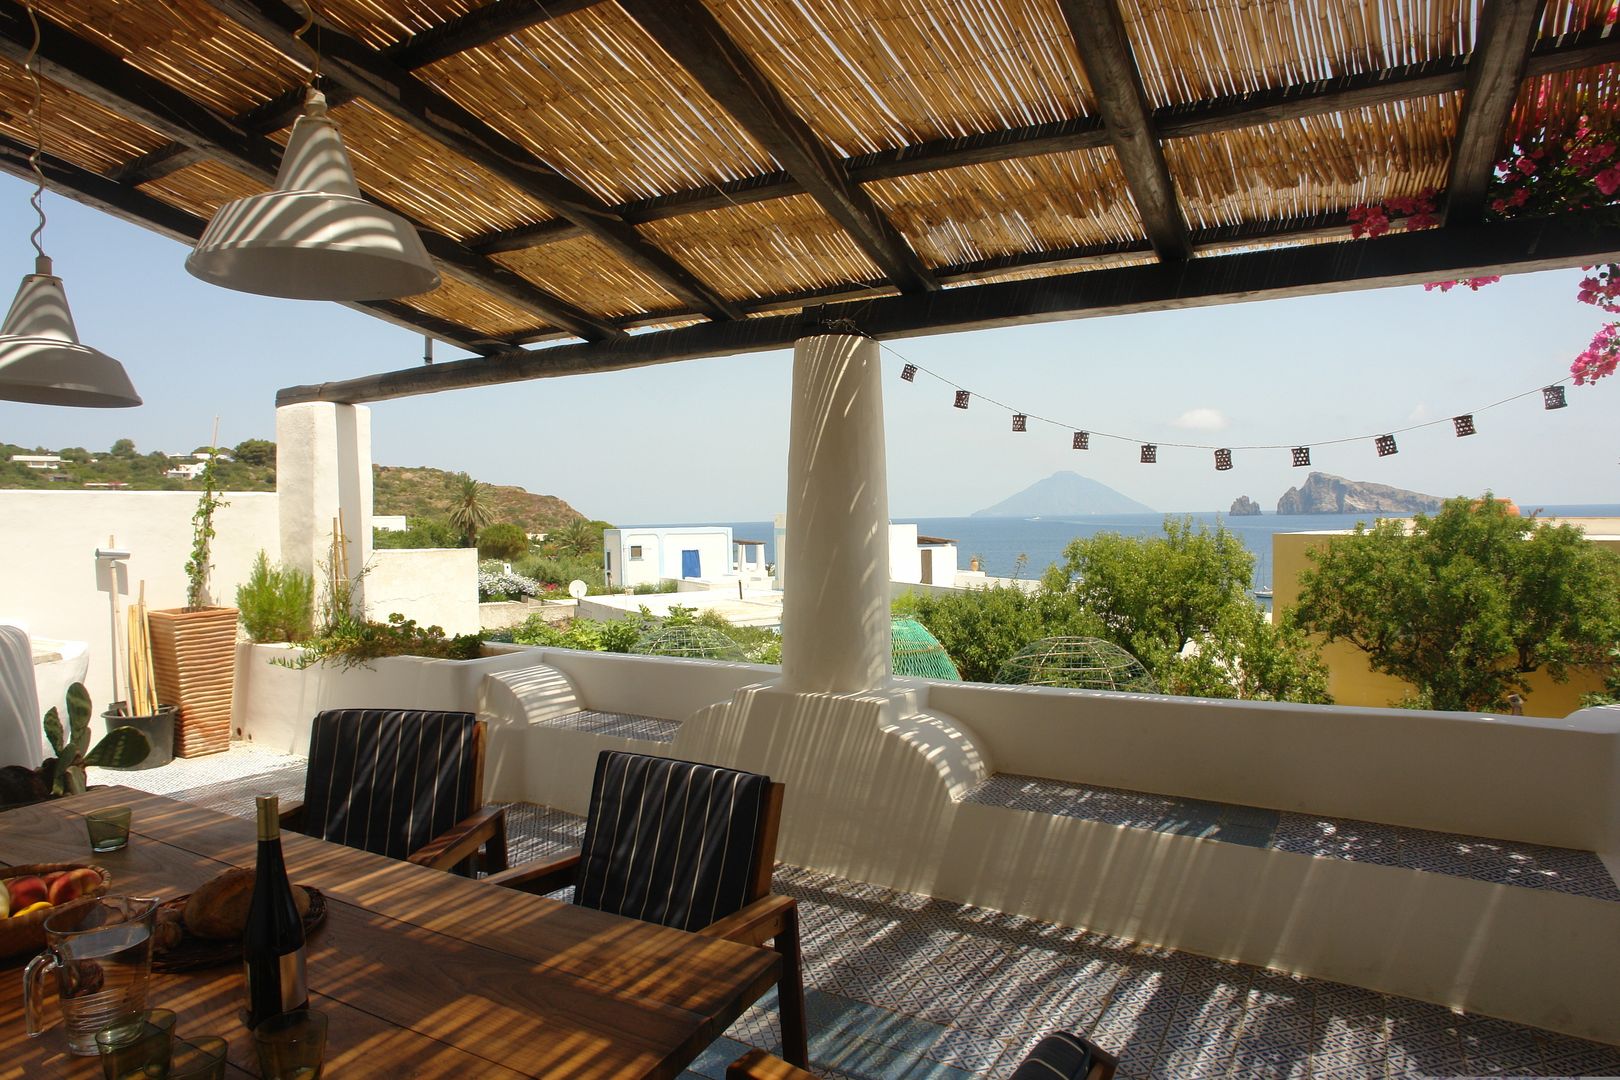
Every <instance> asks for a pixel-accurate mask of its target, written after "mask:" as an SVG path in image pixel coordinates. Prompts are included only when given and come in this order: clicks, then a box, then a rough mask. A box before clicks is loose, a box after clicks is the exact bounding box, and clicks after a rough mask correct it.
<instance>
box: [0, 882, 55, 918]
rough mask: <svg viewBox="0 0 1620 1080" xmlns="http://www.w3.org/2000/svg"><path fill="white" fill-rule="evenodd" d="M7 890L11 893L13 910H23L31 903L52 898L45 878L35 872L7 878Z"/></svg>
mask: <svg viewBox="0 0 1620 1080" xmlns="http://www.w3.org/2000/svg"><path fill="white" fill-rule="evenodd" d="M6 891H8V892H9V893H11V910H12V911H21V910H22V909H23V908H25V907H28V906H29V905H31V904H37V903H39V902H40V901H41V900H48V899H50V889H49V887H47V886H46V884H45V879H44V878H42V877H37V876H35V875H33V874H30V875H28V876H27V877H15V878H7V879H6Z"/></svg>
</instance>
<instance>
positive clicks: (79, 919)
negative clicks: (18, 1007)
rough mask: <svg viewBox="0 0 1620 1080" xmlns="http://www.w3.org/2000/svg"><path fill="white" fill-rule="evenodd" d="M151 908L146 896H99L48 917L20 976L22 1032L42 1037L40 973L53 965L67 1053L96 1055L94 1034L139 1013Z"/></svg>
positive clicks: (153, 915) (148, 959)
mask: <svg viewBox="0 0 1620 1080" xmlns="http://www.w3.org/2000/svg"><path fill="white" fill-rule="evenodd" d="M157 908H158V902H157V900H156V899H154V898H153V897H149V896H102V897H97V898H96V899H94V900H91V901H88V902H86V903H75V904H72V905H69V906H67V907H64V908H63V909H62V910H61V911H58V912H56V913H55V914H53V915H52V916H51V917H50V918H48V919H46V920H45V951H44V952H42V953H40V954H39V955H38V956H36V957H34V958H33V959H32V960H30V961H29V962H28V967H27V969H26V970H25V971H24V972H23V1011H24V1012H25V1013H26V1014H27V1025H28V1034H29V1035H30V1036H37V1035H42V1034H44V1032H45V1017H44V1013H45V1009H44V1004H45V972H46V971H47V970H48V969H50V968H53V967H54V968H55V969H56V996H57V1000H58V1002H59V1003H60V1005H61V1007H62V1022H63V1025H64V1026H65V1027H66V1028H67V1046H68V1053H70V1054H79V1055H81V1056H90V1055H93V1054H95V1053H96V1032H98V1031H101V1030H102V1029H103V1028H111V1027H118V1026H119V1025H120V1023H128V1022H130V1021H131V1020H132V1019H133V1018H134V1017H136V1016H138V1015H139V1014H141V1013H143V1012H145V1011H146V984H147V980H148V979H149V978H150V976H151V973H152V927H153V924H154V923H155V922H156V919H157Z"/></svg>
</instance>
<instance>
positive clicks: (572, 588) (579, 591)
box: [568, 578, 591, 600]
mask: <svg viewBox="0 0 1620 1080" xmlns="http://www.w3.org/2000/svg"><path fill="white" fill-rule="evenodd" d="M590 591H591V590H590V587H589V586H587V585H586V584H585V583H584V582H583V581H581V580H579V578H575V579H574V580H573V581H570V582H569V583H568V595H569V596H572V597H573V598H574V599H575V600H583V599H585V594H586V593H588V592H590Z"/></svg>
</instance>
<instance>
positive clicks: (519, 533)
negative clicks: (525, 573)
mask: <svg viewBox="0 0 1620 1080" xmlns="http://www.w3.org/2000/svg"><path fill="white" fill-rule="evenodd" d="M528 553H529V534H528V533H526V532H524V531H523V529H522V528H521V527H520V526H517V525H513V524H512V523H511V522H509V521H503V522H501V523H500V524H498V525H491V526H489V528H487V529H485V530H484V531H483V532H481V533H479V534H478V557H479V558H481V559H515V558H517V557H519V556H520V555H527V554H528Z"/></svg>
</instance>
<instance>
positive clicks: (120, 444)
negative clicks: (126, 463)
mask: <svg viewBox="0 0 1620 1080" xmlns="http://www.w3.org/2000/svg"><path fill="white" fill-rule="evenodd" d="M108 452H109V453H110V454H112V456H113V457H116V458H133V457H135V456H136V454H135V440H134V439H119V440H118V441H117V442H115V443H113V444H112V449H111V450H110V451H108Z"/></svg>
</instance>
